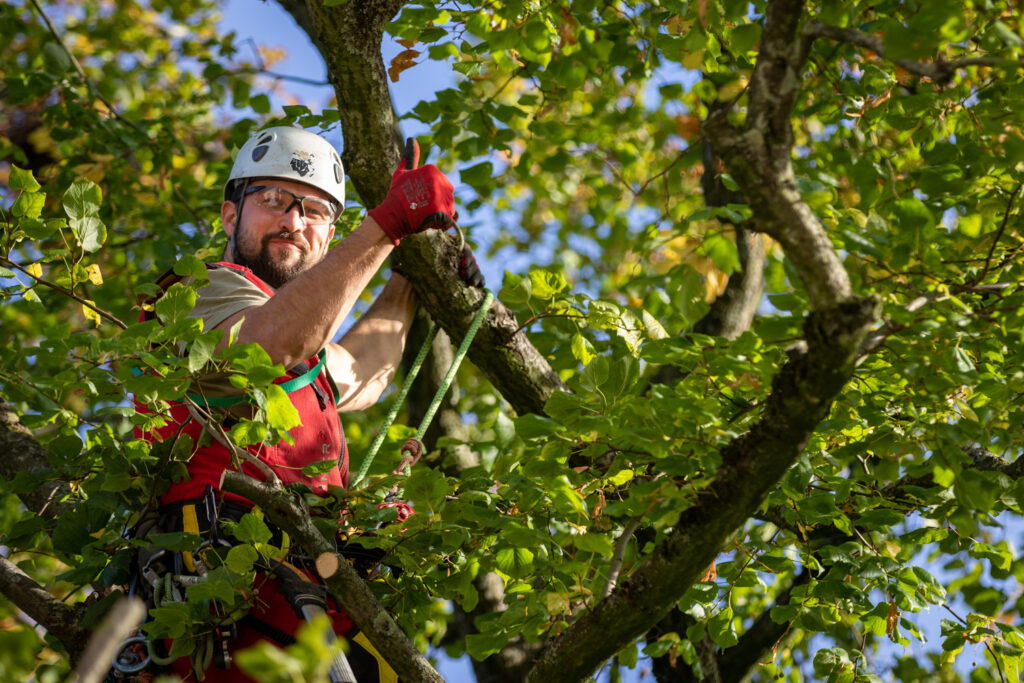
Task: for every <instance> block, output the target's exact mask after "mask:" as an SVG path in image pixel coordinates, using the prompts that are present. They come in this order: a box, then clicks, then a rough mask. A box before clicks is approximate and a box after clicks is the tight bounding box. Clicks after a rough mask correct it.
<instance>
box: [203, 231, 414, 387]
mask: <svg viewBox="0 0 1024 683" xmlns="http://www.w3.org/2000/svg"><path fill="white" fill-rule="evenodd" d="M393 248H394V247H393V245H392V243H391V241H390V240H389V239H388V237H387V236H386V235H385V234H384V232H383V231H382V230H381V229H380V227H379V226H378V225H377V223H376V222H375V221H374V220H373V219H372V218H369V217H367V218H366V219H365V220H364V221H363V222H362V223H361V224H360V226H359V227H358V228H356V230H355V231H354V232H352V234H350V235H348V236H347V237H346V238H345V239H344V240H342V241H341V243H340V244H338V245H337V246H336V247H335V248H334V249H332V250H331V251H330V252H329V253H328V254H327V256H325V257H324V259H323V260H322V261H321V262H320V263H318V264H317V265H316V266H314V267H312V268H310V269H309V270H308V271H306V272H304V273H302V274H300V275H298V276H297V277H295V278H294V279H293V280H290V281H289V282H287V283H286V284H285V285H284V286H283V287H281V288H280V289H279V290H278V291H277V292H276V293H275V295H274V296H273V297H271V298H270V299H269V300H268V301H267V303H265V304H264V305H262V306H259V307H257V308H250V309H247V310H245V311H243V312H242V313H241V314H238V315H237V316H233V317H232V318H229V319H228V320H227V321H225V322H224V323H222V324H221V325H220V326H219V327H222V328H225V329H227V328H230V327H231V325H233V324H234V323H235V322H237V320H238V319H239V318H243V317H244V323H243V324H242V327H241V329H240V331H239V335H238V342H239V343H248V342H255V343H258V344H259V345H260V346H262V347H263V349H264V350H265V351H266V352H267V353H268V354H269V355H270V357H271V359H272V360H273V361H274V362H275V363H281V364H282V365H284V366H285V367H292V366H293V365H295V364H296V363H298V362H300V361H303V360H305V359H306V358H309V357H310V356H313V355H314V354H316V353H317V352H318V351H320V349H322V348H324V347H325V346H326V345H327V343H328V342H329V341H330V340H331V339H332V338H333V337H334V335H335V334H336V333H337V331H338V328H339V327H340V325H341V323H342V321H343V320H344V318H345V316H346V315H348V313H349V312H350V311H351V309H352V306H353V305H354V304H355V302H356V300H357V299H358V298H359V295H360V294H361V293H362V291H363V290H364V289H365V288H366V285H367V284H368V283H369V282H370V279H371V278H372V277H373V275H374V273H376V272H377V269H378V268H380V266H381V264H382V263H383V262H384V259H386V258H387V256H388V254H390V253H391V251H392V249H393Z"/></svg>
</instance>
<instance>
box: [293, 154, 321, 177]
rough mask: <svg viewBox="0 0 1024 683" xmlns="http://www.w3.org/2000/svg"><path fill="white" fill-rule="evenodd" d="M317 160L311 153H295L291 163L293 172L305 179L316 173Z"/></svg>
mask: <svg viewBox="0 0 1024 683" xmlns="http://www.w3.org/2000/svg"><path fill="white" fill-rule="evenodd" d="M315 160H316V155H315V154H312V153H310V152H294V153H293V154H292V162H291V166H292V170H293V171H295V172H296V173H298V174H299V175H300V176H302V177H303V178H305V177H306V176H307V175H309V174H311V173H316V169H315V168H313V162H314V161H315Z"/></svg>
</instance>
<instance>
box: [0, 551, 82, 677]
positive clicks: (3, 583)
mask: <svg viewBox="0 0 1024 683" xmlns="http://www.w3.org/2000/svg"><path fill="white" fill-rule="evenodd" d="M0 593H2V594H3V595H4V597H6V598H7V599H8V600H10V601H11V602H12V603H13V604H14V606H15V607H17V608H18V609H20V610H21V611H22V612H24V613H25V614H27V615H28V616H29V617H30V618H31V619H32V620H33V621H35V622H36V623H37V624H40V625H42V626H44V627H46V630H47V631H48V632H49V633H51V634H52V635H53V637H54V638H56V639H57V640H59V641H60V642H61V643H63V644H64V647H66V648H67V649H68V653H69V654H70V655H71V658H72V659H77V657H78V655H79V654H80V653H81V652H82V650H84V649H85V646H86V641H87V639H88V636H89V633H88V631H84V630H82V627H81V621H82V613H83V610H82V609H81V605H79V606H77V607H75V606H71V605H66V604H64V603H63V602H61V601H60V600H58V599H57V598H55V597H53V596H52V595H50V593H49V592H48V591H47V590H46V589H45V588H43V587H42V586H40V585H39V584H38V583H36V582H35V581H34V580H33V579H32V577H30V576H29V575H28V574H26V573H25V572H23V571H21V569H19V568H18V566H17V565H16V564H14V563H13V562H11V561H10V560H8V559H7V558H5V557H0Z"/></svg>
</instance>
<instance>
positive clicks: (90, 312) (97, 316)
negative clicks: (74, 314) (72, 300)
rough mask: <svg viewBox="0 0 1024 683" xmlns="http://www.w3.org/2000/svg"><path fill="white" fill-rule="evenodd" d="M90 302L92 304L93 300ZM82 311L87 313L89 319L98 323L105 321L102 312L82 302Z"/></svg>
mask: <svg viewBox="0 0 1024 683" xmlns="http://www.w3.org/2000/svg"><path fill="white" fill-rule="evenodd" d="M89 303H90V304H91V303H92V302H91V301H90V302H89ZM82 313H83V314H85V317H86V319H87V320H91V321H93V322H94V323H96V324H97V325H99V324H100V323H102V322H103V318H101V317H100V314H99V313H97V312H96V311H94V310H92V309H91V308H89V307H88V306H86V305H85V304H82Z"/></svg>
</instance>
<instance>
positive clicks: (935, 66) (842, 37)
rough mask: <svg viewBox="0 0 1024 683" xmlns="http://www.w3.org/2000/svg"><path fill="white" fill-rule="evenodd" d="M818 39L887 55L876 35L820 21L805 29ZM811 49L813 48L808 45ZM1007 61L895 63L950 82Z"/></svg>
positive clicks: (974, 59)
mask: <svg viewBox="0 0 1024 683" xmlns="http://www.w3.org/2000/svg"><path fill="white" fill-rule="evenodd" d="M816 38H828V39H829V40H836V41H839V42H843V43H850V44H852V45H856V46H858V47H863V48H866V49H868V50H871V51H872V52H874V53H875V54H877V55H878V56H880V57H885V56H886V50H885V42H884V41H883V40H882V39H881V38H879V37H878V36H876V35H872V34H870V33H865V32H863V31H858V30H856V29H851V28H839V27H838V26H831V25H829V24H824V23H822V22H820V21H809V22H807V27H806V28H805V29H804V40H805V41H809V42H813V41H814V40H815V39H816ZM808 47H809V45H808ZM1006 61H1007V60H1005V59H997V58H993V57H969V58H965V59H957V60H954V61H952V62H947V61H945V60H943V59H942V57H941V56H940V57H939V58H938V59H936V60H935V62H934V63H932V64H926V63H922V62H915V61H913V60H910V59H895V60H892V62H893V64H895V65H896V66H898V67H900V68H901V69H904V70H906V71H908V72H910V73H912V74H915V75H917V76H922V77H924V78H930V79H932V80H933V81H935V82H936V83H940V84H943V83H947V82H949V80H950V79H952V78H953V75H954V74H955V73H956V72H957V71H958V70H959V69H963V68H966V67H968V66H998V65H999V64H1003V63H1005V62H1006Z"/></svg>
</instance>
